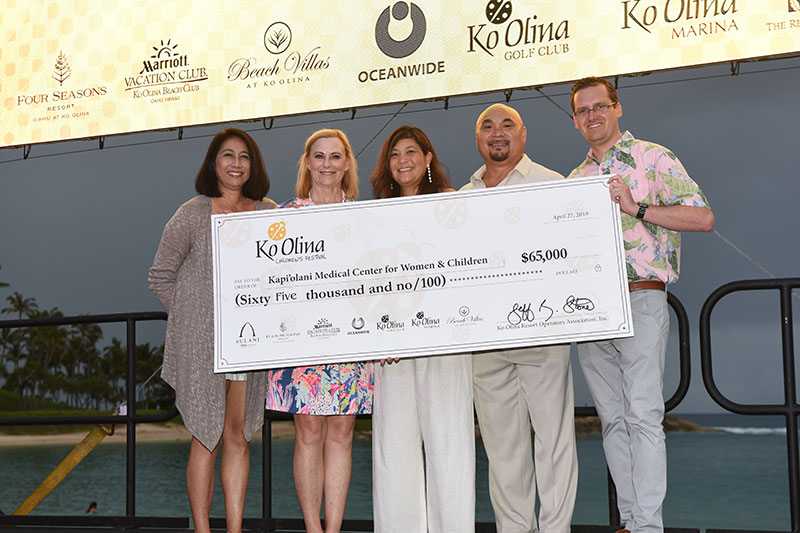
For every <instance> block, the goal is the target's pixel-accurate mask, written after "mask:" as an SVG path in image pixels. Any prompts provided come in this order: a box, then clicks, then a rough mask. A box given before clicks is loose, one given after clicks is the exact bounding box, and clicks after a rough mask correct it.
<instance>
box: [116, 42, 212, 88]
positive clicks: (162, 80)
mask: <svg viewBox="0 0 800 533" xmlns="http://www.w3.org/2000/svg"><path fill="white" fill-rule="evenodd" d="M151 50H152V53H150V54H149V55H148V56H147V57H146V58H145V59H143V60H142V61H141V63H137V64H136V66H135V69H136V70H137V71H138V72H137V73H136V74H135V75H133V76H126V77H125V90H126V91H128V94H130V95H131V97H132V98H133V99H134V100H137V99H146V100H147V101H148V102H149V103H151V104H159V103H162V102H171V101H176V100H180V99H181V96H182V95H184V94H192V93H195V92H197V91H199V90H200V89H201V88H202V85H203V84H204V83H205V82H206V81H208V71H207V70H206V67H203V66H197V65H192V64H190V61H189V56H188V55H187V54H185V53H183V52H182V51H181V50H179V47H178V43H173V42H172V39H167V40H166V41H164V40H163V39H161V40H160V41H159V43H158V44H156V45H153V46H151Z"/></svg>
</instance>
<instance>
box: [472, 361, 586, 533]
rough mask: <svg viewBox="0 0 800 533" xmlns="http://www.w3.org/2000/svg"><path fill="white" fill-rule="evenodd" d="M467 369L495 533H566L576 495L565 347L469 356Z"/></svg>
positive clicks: (571, 401) (571, 402) (569, 371)
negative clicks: (485, 458)
mask: <svg viewBox="0 0 800 533" xmlns="http://www.w3.org/2000/svg"><path fill="white" fill-rule="evenodd" d="M472 365H473V378H474V381H473V383H474V393H475V408H476V410H477V413H478V421H479V423H480V429H481V437H482V438H483V445H484V447H485V448H486V454H487V456H488V457H489V495H490V497H491V501H492V507H493V508H494V514H495V522H496V523H497V531H498V533H532V532H534V531H540V532H542V533H550V532H568V531H569V530H570V522H571V521H572V511H573V509H574V507H575V495H576V493H577V488H578V456H577V453H576V450H575V413H574V405H575V400H574V398H573V392H572V366H571V364H570V358H569V345H559V346H545V347H541V348H520V349H515V350H500V351H493V352H484V353H476V354H474V355H473V360H472ZM531 424H533V429H534V433H535V435H534V441H535V446H534V450H533V451H532V450H531V429H530V428H531ZM534 458H535V468H534ZM537 483H538V488H539V500H540V510H539V520H538V523H537V520H536V513H535V505H536V486H537Z"/></svg>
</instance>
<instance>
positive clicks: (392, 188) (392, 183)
mask: <svg viewBox="0 0 800 533" xmlns="http://www.w3.org/2000/svg"><path fill="white" fill-rule="evenodd" d="M389 190H390V191H392V192H394V180H392V181H391V183H389Z"/></svg>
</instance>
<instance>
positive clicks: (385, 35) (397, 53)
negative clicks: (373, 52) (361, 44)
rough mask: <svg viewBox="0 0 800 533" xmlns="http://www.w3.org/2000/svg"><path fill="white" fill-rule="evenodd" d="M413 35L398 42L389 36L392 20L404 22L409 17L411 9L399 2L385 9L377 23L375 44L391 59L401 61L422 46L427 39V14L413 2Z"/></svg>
mask: <svg viewBox="0 0 800 533" xmlns="http://www.w3.org/2000/svg"><path fill="white" fill-rule="evenodd" d="M410 11H411V33H410V34H409V35H408V37H406V38H405V39H403V40H401V41H398V40H395V39H394V38H393V37H392V36H391V35H390V34H389V23H390V22H391V20H392V19H395V20H403V19H405V18H406V17H407V16H408V13H409V7H408V4H407V3H405V2H397V3H396V4H395V5H393V6H391V7H387V8H386V9H384V10H383V11H382V12H381V14H380V16H379V17H378V21H377V22H376V23H375V42H376V43H378V48H380V49H381V52H383V53H384V54H386V55H387V56H389V57H393V58H395V59H401V58H404V57H408V56H410V55H411V54H413V53H414V52H416V51H417V49H418V48H419V47H420V45H422V41H423V40H424V39H425V31H426V30H427V25H426V23H425V13H423V12H422V10H421V9H420V8H419V6H418V5H417V4H415V3H413V2H411V9H410ZM390 13H391V16H390Z"/></svg>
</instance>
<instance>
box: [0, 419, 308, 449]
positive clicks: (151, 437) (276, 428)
mask: <svg viewBox="0 0 800 533" xmlns="http://www.w3.org/2000/svg"><path fill="white" fill-rule="evenodd" d="M88 432H89V430H88V429H87V430H86V432H80V433H59V434H54V435H4V434H0V447H2V446H35V445H58V444H74V445H76V446H77V445H78V443H79V442H81V440H83V438H84V437H86V435H87V434H88ZM126 435H127V431H126V428H125V426H121V427H120V426H117V427H115V428H114V434H113V435H109V436H107V437H106V438H104V439H103V440H102V441H101V442H100V444H101V445H104V444H125V440H126ZM272 437H273V439H290V438H294V424H293V423H292V422H284V421H281V422H273V423H272ZM260 439H261V432H260V431H259V432H257V433H256V434H255V435H254V436H253V440H260ZM190 440H191V434H190V433H189V431H188V430H187V429H186V428H185V427H184V426H183V424H166V425H164V424H139V425H138V426H136V442H187V443H188V442H189V441H190Z"/></svg>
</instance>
